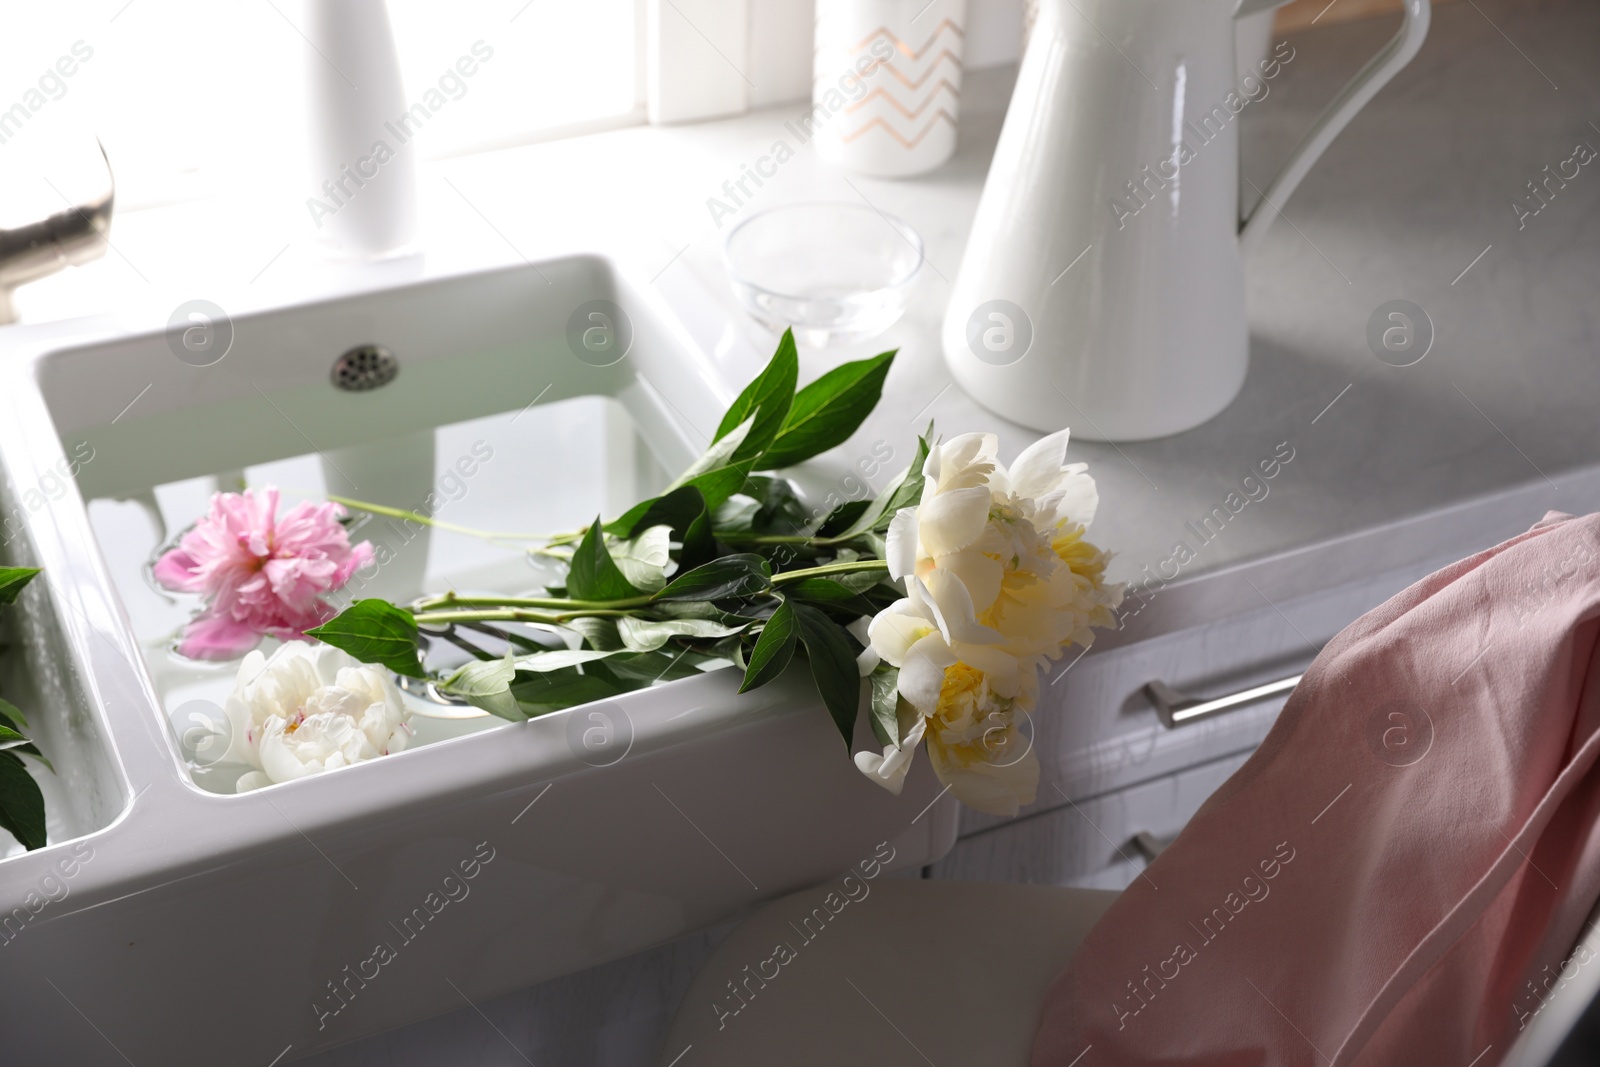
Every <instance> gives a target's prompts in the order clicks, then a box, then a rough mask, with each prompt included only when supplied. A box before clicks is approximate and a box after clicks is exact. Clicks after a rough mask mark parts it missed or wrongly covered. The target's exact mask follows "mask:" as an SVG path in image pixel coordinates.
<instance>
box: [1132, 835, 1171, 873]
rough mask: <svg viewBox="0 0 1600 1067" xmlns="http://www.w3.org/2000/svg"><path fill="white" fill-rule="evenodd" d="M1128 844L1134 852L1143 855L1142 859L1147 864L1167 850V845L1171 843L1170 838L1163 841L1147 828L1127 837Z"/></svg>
mask: <svg viewBox="0 0 1600 1067" xmlns="http://www.w3.org/2000/svg"><path fill="white" fill-rule="evenodd" d="M1128 844H1130V845H1132V846H1133V850H1134V851H1135V852H1137V853H1138V854H1139V855H1141V856H1143V857H1144V861H1145V863H1146V864H1147V865H1148V864H1151V863H1154V862H1155V861H1156V857H1157V856H1159V855H1161V854H1162V853H1163V852H1165V851H1166V850H1167V846H1168V845H1170V844H1172V839H1171V838H1168V839H1167V840H1165V841H1163V840H1161V838H1159V837H1157V836H1156V835H1155V834H1153V833H1151V832H1150V831H1149V830H1140V831H1139V832H1138V833H1136V834H1134V835H1133V837H1132V838H1130V839H1129V841H1128Z"/></svg>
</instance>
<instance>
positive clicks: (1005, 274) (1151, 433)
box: [943, 0, 1430, 441]
mask: <svg viewBox="0 0 1600 1067" xmlns="http://www.w3.org/2000/svg"><path fill="white" fill-rule="evenodd" d="M1285 2H1286V0H1041V2H1040V5H1039V14H1038V22H1037V24H1036V25H1035V27H1034V30H1033V34H1032V37H1031V39H1030V41H1029V44H1028V50H1027V54H1026V55H1025V56H1024V57H1023V61H1022V67H1021V70H1020V71H1019V72H1018V76H1017V87H1016V91H1015V94H1014V95H1013V97H1012V100H1011V108H1010V111H1009V112H1007V114H1006V120H1005V125H1004V127H1003V128H1002V130H1001V133H1000V140H999V143H998V145H997V146H996V148H995V155H994V162H993V164H992V165H991V167H990V170H989V179H988V182H987V183H986V184H985V185H984V188H983V196H982V199H981V200H980V201H979V204H978V213H977V218H976V220H975V221H974V223H973V227H972V236H971V238H970V240H969V242H968V244H967V250H966V255H965V258H964V259H963V261H962V264H961V272H960V275H959V276H958V277H957V279H956V283H955V286H954V290H953V292H952V294H951V299H950V304H949V307H948V309H947V310H946V313H945V321H944V331H943V342H944V352H945V359H946V362H947V363H948V364H949V366H950V371H951V373H952V374H953V375H954V377H955V379H956V382H957V383H958V384H960V385H961V387H962V388H964V389H965V390H966V391H967V392H968V393H969V394H971V395H972V396H973V398H975V399H976V400H977V401H978V402H979V403H981V404H983V405H984V406H985V407H988V408H990V409H992V410H993V411H995V412H996V413H998V414H1000V415H1003V416H1005V417H1006V418H1008V419H1011V420H1013V421H1015V422H1018V423H1021V424H1023V425H1025V426H1029V427H1032V428H1034V429H1037V430H1056V429H1059V428H1060V427H1062V426H1064V425H1067V424H1069V423H1070V424H1071V426H1072V430H1073V434H1074V435H1075V436H1079V437H1085V438H1088V439H1091V440H1099V441H1136V440H1143V439H1147V438H1152V437H1164V436H1166V435H1168V434H1174V433H1180V432H1182V431H1184V430H1187V429H1190V428H1192V427H1194V426H1198V425H1199V424H1200V423H1202V422H1205V421H1206V420H1207V419H1209V418H1211V417H1212V416H1213V415H1216V414H1217V413H1218V412H1220V411H1221V410H1222V409H1223V408H1225V407H1227V406H1228V404H1229V402H1230V401H1232V400H1233V398H1234V397H1235V396H1236V395H1237V394H1238V392H1239V389H1240V387H1241V386H1242V385H1243V384H1244V375H1245V370H1246V367H1247V366H1248V363H1249V332H1248V327H1247V324H1246V320H1245V307H1244V271H1243V266H1242V263H1241V259H1240V252H1241V250H1242V249H1248V248H1249V247H1251V246H1252V245H1253V244H1254V243H1255V242H1257V241H1259V240H1260V238H1261V235H1262V233H1263V232H1264V231H1265V229H1266V227H1267V225H1268V224H1269V223H1270V222H1271V221H1272V220H1273V219H1274V218H1275V217H1277V215H1278V213H1279V212H1280V211H1281V210H1282V208H1283V202H1284V200H1285V199H1286V198H1287V197H1288V196H1289V194H1290V193H1292V192H1293V191H1294V188H1295V186H1296V185H1298V184H1299V183H1300V179H1301V178H1303V177H1305V174H1306V171H1307V170H1309V169H1310V167H1311V165H1312V164H1313V163H1315V162H1316V160H1317V157H1318V156H1320V155H1321V154H1322V152H1323V150H1324V149H1326V148H1327V147H1328V145H1329V144H1330V143H1331V142H1332V141H1333V139H1334V138H1335V137H1336V136H1338V134H1339V131H1340V130H1342V129H1343V128H1344V126H1345V124H1346V123H1348V122H1349V121H1350V119H1351V118H1352V117H1353V116H1354V115H1355V113H1356V112H1357V111H1359V110H1360V109H1361V108H1362V107H1363V106H1364V105H1365V104H1366V103H1367V102H1368V101H1369V100H1371V99H1372V97H1373V96H1374V95H1375V94H1376V93H1377V92H1378V90H1379V89H1381V88H1382V87H1383V86H1384V84H1385V83H1387V82H1388V81H1389V79H1390V78H1392V77H1394V75H1395V74H1396V73H1397V72H1398V71H1399V70H1400V69H1401V68H1402V67H1404V66H1405V65H1406V64H1407V63H1409V62H1410V61H1411V58H1412V56H1414V55H1416V53H1417V50H1418V49H1419V48H1420V47H1421V46H1422V40H1423V38H1424V37H1425V36H1426V35H1427V31H1428V20H1429V13H1430V9H1429V2H1428V0H1404V10H1405V21H1404V23H1403V24H1402V26H1401V28H1400V31H1399V33H1398V34H1396V35H1395V37H1394V38H1393V39H1392V40H1391V41H1390V42H1389V43H1388V44H1387V45H1385V46H1384V48H1383V50H1382V51H1380V52H1379V53H1378V54H1377V55H1376V56H1375V57H1374V58H1373V59H1372V60H1371V61H1370V62H1369V63H1368V64H1367V65H1366V66H1365V67H1364V68H1363V69H1362V70H1361V72H1360V73H1358V74H1357V75H1356V76H1355V78H1354V79H1353V80H1352V81H1351V82H1350V83H1349V84H1348V85H1346V86H1345V87H1344V89H1343V90H1342V91H1341V92H1340V93H1339V95H1338V96H1337V97H1336V98H1335V99H1334V101H1333V103H1331V104H1329V105H1328V107H1327V109H1326V110H1325V111H1323V113H1322V115H1321V116H1320V117H1319V118H1318V119H1317V121H1316V123H1315V124H1314V125H1313V126H1312V128H1311V132H1310V133H1309V134H1307V135H1306V138H1305V140H1304V141H1302V142H1301V143H1300V145H1299V147H1297V148H1296V149H1295V151H1294V153H1293V154H1292V155H1291V156H1290V157H1289V162H1288V163H1287V164H1286V165H1285V166H1284V168H1283V171H1282V172H1281V173H1280V174H1279V175H1278V176H1277V178H1275V179H1274V180H1273V181H1272V183H1271V184H1270V185H1268V186H1266V187H1265V188H1264V190H1257V189H1254V188H1249V187H1247V188H1246V190H1245V192H1246V195H1245V197H1243V198H1242V199H1243V200H1244V201H1245V202H1253V201H1256V200H1257V197H1256V195H1255V194H1256V193H1257V192H1262V193H1264V195H1262V196H1260V197H1259V205H1260V206H1259V207H1258V208H1257V209H1256V210H1255V211H1254V212H1253V213H1251V214H1250V215H1249V216H1248V217H1247V218H1245V219H1244V220H1242V221H1241V219H1240V203H1241V196H1240V179H1239V133H1238V129H1239V115H1240V114H1241V113H1242V112H1243V111H1244V110H1246V109H1247V108H1249V107H1251V106H1253V104H1254V103H1255V101H1259V100H1260V99H1262V97H1264V96H1265V95H1266V94H1267V93H1269V92H1271V89H1272V87H1273V83H1274V79H1276V78H1278V77H1281V76H1282V74H1283V70H1284V67H1285V66H1292V65H1293V63H1294V58H1295V51H1294V48H1293V46H1292V45H1291V44H1290V43H1289V42H1283V43H1281V44H1279V45H1278V46H1277V48H1275V49H1274V50H1273V51H1272V52H1271V53H1270V54H1269V55H1268V57H1267V58H1266V59H1264V60H1261V61H1260V62H1259V63H1258V64H1256V66H1255V73H1254V74H1252V75H1248V76H1244V77H1240V76H1239V74H1238V73H1237V72H1236V71H1235V65H1234V27H1233V21H1234V19H1235V18H1238V17H1243V16H1246V15H1251V14H1255V13H1257V12H1261V11H1264V10H1267V9H1270V8H1273V7H1277V6H1280V5H1281V4H1283V3H1285Z"/></svg>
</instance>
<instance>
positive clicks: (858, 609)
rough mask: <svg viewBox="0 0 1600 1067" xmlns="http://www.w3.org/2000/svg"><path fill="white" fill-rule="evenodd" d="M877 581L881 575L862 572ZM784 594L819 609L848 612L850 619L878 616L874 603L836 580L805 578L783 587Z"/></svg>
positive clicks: (840, 576)
mask: <svg viewBox="0 0 1600 1067" xmlns="http://www.w3.org/2000/svg"><path fill="white" fill-rule="evenodd" d="M862 573H864V574H866V575H867V576H868V577H870V578H872V579H873V580H874V584H875V583H876V581H877V580H878V579H879V578H881V577H882V576H881V575H877V574H872V573H870V572H862ZM838 577H839V578H846V577H854V575H843V574H841V575H839V576H838ZM783 591H784V594H785V595H787V596H791V597H794V598H795V599H796V600H802V601H805V602H806V603H808V604H815V605H817V606H818V607H823V608H832V609H835V610H838V611H844V612H848V613H849V614H850V617H851V618H853V619H855V618H860V617H861V616H863V615H876V614H877V613H878V611H877V608H875V607H874V606H873V604H872V601H870V600H868V599H867V598H866V597H864V596H862V595H861V592H860V591H859V590H856V589H852V588H850V587H849V586H848V585H846V584H845V583H843V582H841V581H838V580H836V579H835V578H803V579H801V580H800V581H798V582H791V583H789V584H788V585H786V586H784V587H783Z"/></svg>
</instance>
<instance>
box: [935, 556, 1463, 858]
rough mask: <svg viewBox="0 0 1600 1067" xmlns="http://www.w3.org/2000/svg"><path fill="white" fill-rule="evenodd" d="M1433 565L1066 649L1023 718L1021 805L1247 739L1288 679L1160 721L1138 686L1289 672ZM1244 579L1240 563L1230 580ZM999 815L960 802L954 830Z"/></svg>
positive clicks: (1200, 685)
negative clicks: (1254, 694)
mask: <svg viewBox="0 0 1600 1067" xmlns="http://www.w3.org/2000/svg"><path fill="white" fill-rule="evenodd" d="M1433 569H1434V568H1433V567H1432V566H1427V567H1419V568H1412V569H1408V570H1406V571H1403V572H1392V573H1389V574H1385V575H1381V576H1378V577H1375V578H1372V579H1369V580H1367V581H1365V582H1361V583H1358V584H1352V585H1346V586H1342V587H1339V588H1336V589H1333V590H1329V591H1326V592H1322V593H1318V594H1315V595H1312V596H1307V597H1302V598H1300V599H1297V600H1292V601H1283V602H1281V603H1278V604H1275V605H1274V604H1269V603H1267V602H1266V601H1265V600H1264V599H1260V598H1258V600H1259V603H1260V604H1261V607H1260V609H1259V610H1254V611H1250V612H1247V613H1245V614H1239V615H1234V616H1232V617H1229V618H1225V619H1219V620H1218V621H1216V622H1213V623H1210V624H1208V625H1204V626H1198V627H1191V628H1189V629H1185V630H1181V631H1178V632H1176V633H1167V634H1161V635H1158V636H1154V637H1149V638H1146V639H1144V640H1140V641H1136V642H1131V643H1123V644H1120V645H1119V644H1118V643H1117V636H1118V635H1117V634H1116V633H1115V632H1108V633H1105V634H1104V635H1103V637H1104V638H1105V640H1104V641H1103V642H1102V643H1103V645H1104V646H1105V647H1100V646H1099V645H1097V647H1096V648H1095V649H1093V650H1092V651H1090V652H1088V653H1086V654H1084V655H1082V656H1081V657H1079V658H1078V659H1077V660H1076V661H1074V660H1072V659H1071V658H1070V657H1069V658H1067V659H1064V660H1063V661H1062V662H1061V663H1059V664H1057V665H1056V666H1055V667H1054V668H1053V670H1052V671H1051V672H1050V673H1047V674H1046V675H1045V677H1044V678H1043V679H1042V681H1041V685H1040V696H1039V709H1038V711H1037V712H1036V713H1035V715H1034V717H1033V719H1032V721H1031V723H1030V724H1029V725H1030V728H1031V730H1032V734H1033V736H1032V741H1033V745H1034V748H1035V749H1036V751H1037V752H1038V756H1039V763H1040V776H1039V789H1038V794H1037V799H1036V800H1035V802H1034V804H1033V805H1031V806H1030V807H1028V808H1025V809H1024V810H1023V813H1022V814H1023V816H1024V817H1026V816H1028V815H1030V814H1037V813H1039V812H1044V811H1049V810H1051V809H1054V808H1057V807H1067V806H1068V801H1067V798H1068V797H1072V798H1073V799H1075V800H1076V799H1078V798H1081V797H1090V796H1099V795H1102V794H1107V793H1111V792H1114V791H1116V790H1119V789H1123V788H1126V787H1128V786H1132V785H1135V784H1137V783H1140V782H1148V781H1153V780H1155V779H1159V778H1163V777H1166V776H1169V775H1172V774H1175V773H1177V772H1180V771H1183V770H1185V769H1186V768H1190V767H1197V766H1199V765H1201V764H1205V763H1210V762H1212V761H1216V760H1219V759H1223V758H1225V757H1228V756H1242V755H1244V754H1247V753H1249V752H1250V751H1252V750H1254V749H1255V747H1256V746H1257V745H1259V744H1260V743H1261V740H1262V738H1264V737H1265V736H1266V733H1267V731H1268V730H1269V729H1271V727H1272V723H1273V721H1274V720H1275V719H1276V718H1277V714H1278V711H1279V710H1280V709H1281V708H1282V707H1283V704H1284V701H1285V700H1286V699H1287V698H1288V690H1286V689H1285V690H1281V691H1278V692H1276V693H1273V694H1271V695H1268V696H1265V697H1264V698H1263V699H1259V700H1254V701H1251V702H1249V703H1245V704H1242V705H1241V706H1239V707H1236V708H1233V709H1231V710H1227V711H1225V712H1223V713H1221V714H1217V715H1214V716H1212V717H1209V718H1203V719H1200V720H1198V721H1193V722H1190V723H1187V724H1183V725H1177V726H1167V725H1164V724H1163V723H1162V721H1161V718H1160V716H1159V715H1158V714H1157V711H1156V707H1155V705H1154V704H1153V703H1152V701H1151V699H1150V697H1149V695H1148V694H1147V692H1146V689H1145V687H1146V685H1147V684H1149V683H1151V682H1161V683H1164V684H1165V685H1167V686H1169V687H1172V688H1174V689H1177V690H1181V691H1183V692H1184V693H1186V694H1192V695H1193V696H1195V697H1197V698H1201V699H1211V698H1216V697H1222V696H1226V695H1229V694H1235V693H1239V692H1242V691H1246V690H1249V689H1251V688H1253V687H1259V686H1263V685H1265V684H1266V683H1270V682H1277V681H1280V680H1282V679H1284V678H1287V677H1293V676H1294V675H1297V674H1299V673H1301V672H1302V671H1304V670H1305V668H1306V667H1307V666H1309V665H1310V663H1311V660H1312V659H1313V658H1314V657H1315V655H1316V653H1317V651H1318V650H1319V649H1320V648H1321V646H1322V645H1323V644H1325V643H1326V642H1327V641H1328V640H1329V639H1331V638H1332V637H1333V636H1334V635H1335V634H1336V633H1338V632H1339V631H1340V630H1342V629H1343V628H1344V627H1345V626H1347V625H1349V624H1350V623H1351V622H1353V621H1355V619H1357V618H1358V617H1360V616H1361V615H1362V614H1363V613H1364V612H1366V611H1369V610H1371V609H1372V608H1374V607H1376V606H1377V605H1379V604H1381V603H1383V602H1384V601H1385V600H1387V599H1388V598H1389V597H1391V596H1393V595H1394V594H1395V593H1396V592H1398V591H1400V590H1401V589H1403V588H1405V587H1406V586H1407V585H1409V584H1410V583H1412V582H1413V581H1415V580H1416V579H1417V578H1419V577H1421V576H1423V575H1425V574H1427V573H1429V572H1430V571H1431V570H1433ZM1245 580H1246V574H1245V572H1243V571H1241V572H1239V577H1238V581H1240V582H1241V583H1243V582H1244V581H1245ZM1247 589H1248V587H1247ZM1158 603H1159V601H1156V602H1153V604H1152V607H1154V606H1156V605H1158ZM1147 610H1150V609H1147ZM1069 810H1070V808H1069ZM1006 822H1007V820H1006V819H1005V818H1003V817H999V816H993V815H984V814H982V813H980V812H975V811H971V810H965V809H964V810H963V811H962V813H961V833H962V834H963V835H966V834H971V833H977V832H980V831H984V830H988V829H991V828H993V827H997V826H1001V825H1003V824H1005V823H1006Z"/></svg>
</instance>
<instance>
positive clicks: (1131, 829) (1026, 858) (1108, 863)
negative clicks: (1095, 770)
mask: <svg viewBox="0 0 1600 1067" xmlns="http://www.w3.org/2000/svg"><path fill="white" fill-rule="evenodd" d="M1247 758H1248V756H1247V755H1235V756H1229V757H1226V758H1224V759H1220V760H1213V761H1212V762H1209V763H1206V764H1203V765H1201V766H1198V767H1192V768H1190V769H1188V770H1186V771H1182V772H1180V773H1177V774H1171V775H1167V776H1165V777H1162V778H1158V779H1156V780H1154V781H1149V782H1144V783H1141V784H1139V785H1135V786H1129V787H1127V788H1125V789H1119V790H1116V791H1114V792H1110V793H1103V794H1100V795H1098V796H1091V797H1085V798H1083V799H1081V800H1079V799H1075V800H1073V801H1072V802H1070V803H1069V802H1067V801H1066V800H1065V798H1064V797H1062V796H1061V795H1060V794H1059V793H1057V794H1055V799H1056V800H1057V801H1059V802H1060V803H1061V806H1060V807H1057V808H1054V809H1052V810H1050V811H1046V812H1044V813H1042V814H1039V815H1035V816H1032V817H1030V818H1019V819H1015V820H1013V821H1011V822H1009V823H1006V824H1005V825H1002V826H996V827H993V828H992V829H988V830H985V831H983V832H981V833H977V834H973V835H971V836H968V837H964V838H962V839H961V840H960V841H958V842H956V847H955V848H954V849H953V850H952V851H951V853H950V854H949V855H948V856H946V857H945V858H944V859H943V860H941V861H940V862H938V863H936V864H934V866H933V876H934V877H935V878H952V879H962V880H966V881H982V882H1028V883H1032V884H1036V885H1070V886H1083V887H1088V888H1094V889H1122V888H1124V887H1125V886H1127V884H1128V883H1129V882H1131V881H1132V880H1133V879H1134V878H1136V877H1138V875H1139V872H1140V871H1142V870H1143V869H1144V868H1145V865H1146V864H1147V863H1148V859H1147V858H1146V857H1145V856H1144V855H1142V854H1141V852H1140V850H1139V848H1138V846H1137V845H1136V844H1135V843H1134V838H1135V837H1136V836H1137V835H1138V834H1140V833H1147V834H1150V835H1151V836H1152V837H1153V838H1155V839H1156V840H1158V841H1161V842H1167V841H1170V840H1172V838H1174V837H1176V836H1177V835H1178V831H1180V830H1182V829H1183V827H1184V825H1185V824H1187V823H1188V821H1189V818H1190V817H1191V816H1192V815H1193V814H1194V813H1195V812H1196V811H1197V810H1199V808H1200V805H1201V804H1203V803H1205V799H1206V798H1207V797H1208V796H1210V795H1211V794H1212V793H1213V792H1215V791H1216V789H1217V787H1218V786H1220V785H1221V784H1222V783H1223V782H1225V781H1227V779H1228V776H1229V775H1231V774H1233V772H1234V771H1236V770H1238V769H1239V767H1241V766H1243V764H1244V761H1245V760H1246V759H1247ZM1052 792H1054V790H1052Z"/></svg>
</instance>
